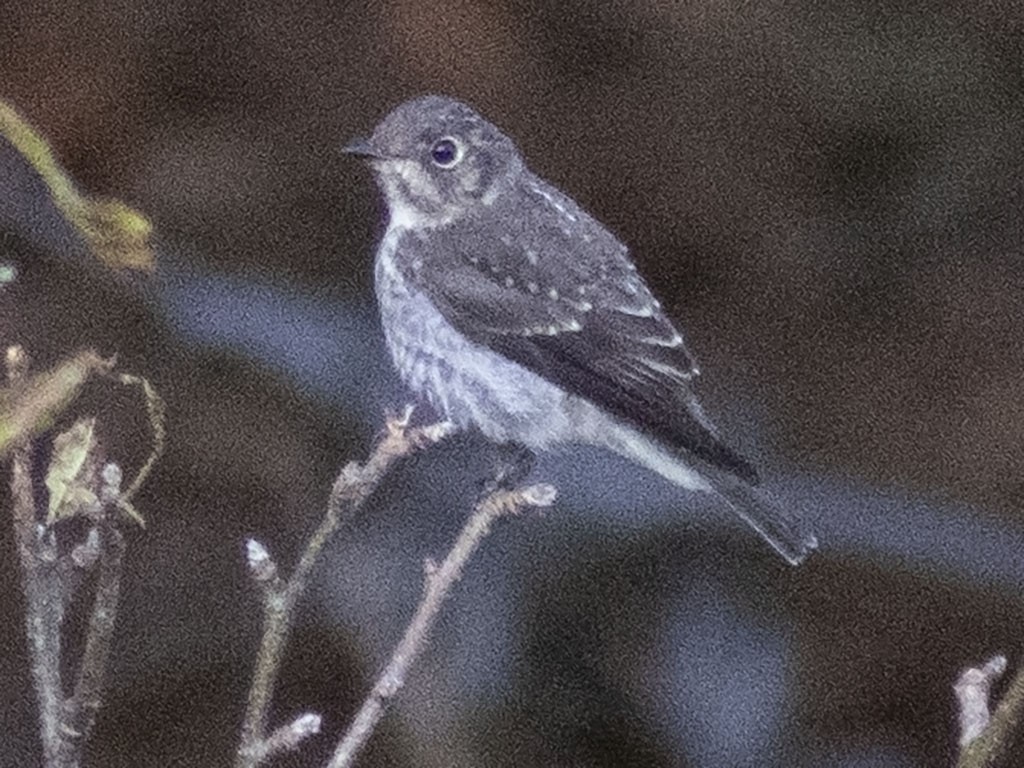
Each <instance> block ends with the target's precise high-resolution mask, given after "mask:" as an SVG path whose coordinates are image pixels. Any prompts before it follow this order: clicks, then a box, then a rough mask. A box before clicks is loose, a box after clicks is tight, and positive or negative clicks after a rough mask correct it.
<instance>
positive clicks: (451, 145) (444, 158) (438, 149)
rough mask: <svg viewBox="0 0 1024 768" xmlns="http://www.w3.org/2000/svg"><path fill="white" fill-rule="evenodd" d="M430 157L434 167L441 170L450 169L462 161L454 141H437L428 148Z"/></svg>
mask: <svg viewBox="0 0 1024 768" xmlns="http://www.w3.org/2000/svg"><path fill="white" fill-rule="evenodd" d="M430 157H431V158H432V159H433V161H434V164H435V165H439V166H440V167H441V168H451V167H452V166H453V165H455V164H456V163H457V162H459V160H461V159H462V149H461V147H460V146H459V145H458V144H456V143H455V140H454V139H449V138H444V139H438V140H437V141H436V142H434V146H432V147H431V148H430Z"/></svg>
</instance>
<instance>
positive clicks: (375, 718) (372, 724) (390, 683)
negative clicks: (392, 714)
mask: <svg viewBox="0 0 1024 768" xmlns="http://www.w3.org/2000/svg"><path fill="white" fill-rule="evenodd" d="M552 501H554V489H553V488H551V487H550V486H531V487H529V488H524V489H521V490H516V491H508V490H497V491H494V492H492V493H490V494H489V495H488V496H486V497H485V498H484V499H483V500H482V501H481V502H480V503H479V504H477V506H476V508H475V509H474V510H473V514H472V515H470V517H469V520H467V521H466V525H465V526H464V527H463V528H462V531H461V532H460V533H459V536H458V538H457V539H456V540H455V544H453V545H452V548H451V551H450V552H449V553H448V555H447V557H445V559H444V562H442V563H441V565H440V566H436V567H431V568H428V571H427V577H426V590H425V592H424V595H423V599H422V600H421V601H420V604H419V607H418V608H417V609H416V614H415V615H414V616H413V618H412V621H410V622H409V626H408V627H406V630H405V634H404V635H403V636H402V640H401V642H399V644H398V647H397V648H395V651H394V653H393V654H392V656H391V660H390V661H389V662H388V665H387V666H386V667H385V668H384V671H383V672H382V673H381V675H380V677H379V678H378V679H377V682H376V684H375V685H374V686H373V690H371V691H370V694H369V696H367V697H366V701H364V702H363V705H362V707H360V709H359V712H358V713H357V714H356V717H355V720H353V721H352V725H351V726H349V729H348V732H347V733H346V734H345V736H344V737H343V738H342V740H341V742H340V743H339V744H338V747H337V749H336V750H335V752H334V755H333V757H332V758H331V761H330V762H329V763H328V768H349V766H351V765H352V764H353V762H354V761H355V758H356V756H357V755H358V754H359V752H360V750H361V749H362V748H363V747H364V746H365V744H366V742H367V741H368V740H369V738H370V736H371V735H372V734H373V731H374V729H375V728H376V727H377V723H379V722H380V719H381V717H382V716H383V714H384V710H385V709H386V707H387V705H388V703H389V702H390V700H391V699H392V698H393V697H394V696H395V694H397V693H398V691H400V690H401V688H402V686H403V685H404V684H405V678H406V675H407V674H408V672H409V669H410V667H411V666H412V665H413V663H414V662H415V661H416V659H417V658H418V657H419V655H420V653H421V652H422V651H423V649H424V648H425V647H426V642H427V638H428V636H429V634H430V630H431V628H432V627H433V626H434V622H435V620H436V619H437V616H438V614H439V612H440V610H441V605H442V604H443V603H444V600H445V598H446V597H448V594H449V593H450V591H451V589H452V587H453V586H454V585H455V583H456V582H457V581H458V580H459V579H460V578H461V576H462V572H463V569H464V568H465V566H466V563H467V562H468V561H469V558H470V557H472V556H473V553H474V552H476V550H477V549H478V548H479V547H480V544H481V543H482V542H483V540H484V537H485V536H486V535H487V533H488V532H489V531H490V529H491V525H492V524H493V523H494V522H495V521H496V520H497V519H498V518H499V517H502V516H503V515H506V514H509V513H514V512H518V511H520V510H522V509H523V508H524V507H527V506H547V505H548V504H550V503H551V502H552Z"/></svg>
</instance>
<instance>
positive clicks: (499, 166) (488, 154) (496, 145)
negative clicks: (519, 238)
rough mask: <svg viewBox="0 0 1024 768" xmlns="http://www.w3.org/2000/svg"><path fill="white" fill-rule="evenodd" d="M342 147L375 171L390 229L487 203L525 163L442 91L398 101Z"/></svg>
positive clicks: (434, 222)
mask: <svg viewBox="0 0 1024 768" xmlns="http://www.w3.org/2000/svg"><path fill="white" fill-rule="evenodd" d="M344 151H345V152H347V153H349V154H352V155H356V156H358V157H361V158H362V159H364V160H366V161H367V162H368V163H369V164H370V166H371V167H372V168H373V170H374V172H375V174H376V176H377V182H378V184H379V185H380V187H381V189H382V190H383V192H384V195H385V197H386V198H387V203H388V208H389V209H390V211H391V222H392V225H393V226H394V225H399V226H408V227H436V226H443V225H445V224H448V223H450V222H451V221H454V220H455V219H457V218H461V217H463V216H465V215H468V214H472V213H473V212H474V211H477V210H480V209H483V208H487V207H489V206H491V205H492V204H493V203H494V202H495V200H497V199H498V198H499V196H500V195H501V194H502V192H503V191H504V190H506V189H507V188H509V187H510V186H511V182H512V181H514V179H515V177H516V176H517V175H518V174H519V173H520V172H521V171H522V167H523V163H522V159H521V157H520V155H519V150H518V149H517V148H516V146H515V144H514V143H513V142H512V140H511V139H509V138H508V137H507V136H505V134H503V133H502V132H501V131H499V130H498V129H497V128H496V127H495V126H494V125H492V124H491V123H489V122H487V121H486V120H484V118H482V117H481V116H480V115H479V114H477V113H476V112H475V111H474V110H473V109H471V108H470V107H468V106H466V105H465V104H463V103H462V102H460V101H456V100H455V99H449V98H446V97H444V96H422V97H420V98H416V99H412V100H410V101H407V102H405V103H403V104H400V105H399V106H397V107H395V109H393V110H392V111H391V113H390V114H389V115H388V116H387V117H385V118H384V120H383V121H381V123H380V124H379V125H378V126H377V128H376V130H374V132H373V135H372V136H371V137H370V138H368V139H356V140H355V141H352V142H350V143H349V144H348V145H346V146H345V148H344Z"/></svg>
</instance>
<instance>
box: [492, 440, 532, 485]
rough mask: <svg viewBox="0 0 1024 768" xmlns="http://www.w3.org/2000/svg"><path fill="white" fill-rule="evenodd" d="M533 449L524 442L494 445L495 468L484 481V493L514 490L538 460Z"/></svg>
mask: <svg viewBox="0 0 1024 768" xmlns="http://www.w3.org/2000/svg"><path fill="white" fill-rule="evenodd" d="M536 460H537V457H536V456H534V454H533V451H531V450H530V449H529V448H527V447H526V446H525V445H523V444H522V443H499V444H497V445H495V446H494V470H493V472H492V474H491V476H490V478H489V479H488V480H487V481H486V482H485V483H484V489H483V491H484V495H485V496H486V495H487V494H489V493H491V492H493V491H496V490H499V489H501V490H512V489H513V488H515V487H516V486H518V485H519V484H520V483H522V482H523V481H524V480H525V479H526V477H527V475H529V474H530V471H531V470H532V469H533V465H534V463H535V462H536Z"/></svg>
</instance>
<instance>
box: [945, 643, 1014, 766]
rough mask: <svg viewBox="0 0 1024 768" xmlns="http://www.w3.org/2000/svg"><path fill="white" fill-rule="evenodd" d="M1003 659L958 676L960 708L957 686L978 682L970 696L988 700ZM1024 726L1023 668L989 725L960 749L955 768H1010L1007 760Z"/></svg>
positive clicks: (1000, 671) (1010, 685)
mask: <svg viewBox="0 0 1024 768" xmlns="http://www.w3.org/2000/svg"><path fill="white" fill-rule="evenodd" d="M1005 664H1006V660H1005V658H1003V657H1002V656H996V657H994V658H993V659H991V660H990V661H989V662H988V663H987V664H986V665H985V666H984V667H983V668H982V669H980V670H967V671H966V672H965V673H964V674H963V675H961V677H960V680H959V681H958V682H957V685H956V686H955V688H956V690H957V695H958V697H960V701H961V707H963V697H962V694H961V692H960V686H961V683H962V682H963V680H964V678H965V677H971V678H972V680H977V681H978V682H977V683H969V685H971V684H976V685H977V692H976V694H975V693H972V694H971V695H972V696H973V695H981V694H982V693H984V695H985V697H986V698H987V695H988V690H989V689H990V687H991V685H992V684H993V683H994V682H995V681H996V680H997V679H998V678H999V676H1000V675H1001V674H1002V669H1001V667H1003V668H1005ZM961 727H963V712H962V711H961ZM1022 727H1024V667H1020V668H1018V670H1017V674H1015V675H1014V677H1013V680H1011V681H1010V684H1009V686H1008V687H1007V689H1006V693H1005V694H1004V695H1003V698H1002V700H1001V701H1000V702H999V706H997V707H996V709H995V711H994V712H993V713H992V716H991V718H990V719H989V722H988V725H987V726H986V727H984V728H983V730H982V731H981V733H980V735H977V736H976V737H975V738H973V739H971V740H970V743H968V744H966V746H962V749H961V752H960V759H959V760H958V761H957V768H1010V764H1009V762H1008V761H1009V759H1010V757H1011V755H1010V747H1011V746H1012V744H1013V742H1014V740H1015V739H1016V738H1017V737H1018V734H1019V733H1020V732H1021V729H1022ZM963 739H964V734H963V732H961V743H962V744H963Z"/></svg>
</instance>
